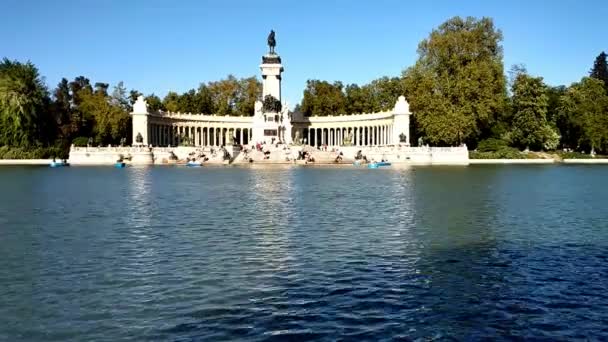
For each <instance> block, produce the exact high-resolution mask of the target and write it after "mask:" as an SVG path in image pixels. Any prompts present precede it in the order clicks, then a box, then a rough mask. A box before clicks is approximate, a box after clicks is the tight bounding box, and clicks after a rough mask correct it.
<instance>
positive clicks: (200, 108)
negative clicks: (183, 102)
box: [195, 83, 215, 115]
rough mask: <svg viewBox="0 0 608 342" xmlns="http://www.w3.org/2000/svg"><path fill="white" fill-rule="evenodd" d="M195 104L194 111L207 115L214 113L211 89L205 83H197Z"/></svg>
mask: <svg viewBox="0 0 608 342" xmlns="http://www.w3.org/2000/svg"><path fill="white" fill-rule="evenodd" d="M195 104H196V108H195V111H196V113H200V114H207V115H208V114H213V113H215V110H214V105H213V97H212V94H211V91H210V90H209V87H207V86H206V85H205V84H202V83H201V85H199V87H198V90H197V91H196V99H195Z"/></svg>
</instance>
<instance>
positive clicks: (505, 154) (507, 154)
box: [469, 147, 526, 159]
mask: <svg viewBox="0 0 608 342" xmlns="http://www.w3.org/2000/svg"><path fill="white" fill-rule="evenodd" d="M469 158H471V159H526V155H525V154H524V153H521V152H520V151H519V150H518V149H516V148H513V147H503V148H501V149H499V150H497V151H494V152H491V151H490V152H480V151H470V152H469Z"/></svg>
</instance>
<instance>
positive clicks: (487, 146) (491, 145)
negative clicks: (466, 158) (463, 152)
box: [477, 138, 508, 152]
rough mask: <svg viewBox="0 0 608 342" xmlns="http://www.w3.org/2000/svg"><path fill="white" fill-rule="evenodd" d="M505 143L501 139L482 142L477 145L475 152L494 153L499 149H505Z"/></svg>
mask: <svg viewBox="0 0 608 342" xmlns="http://www.w3.org/2000/svg"><path fill="white" fill-rule="evenodd" d="M506 147H508V146H507V142H506V141H504V140H502V139H495V138H490V139H486V140H482V141H480V142H479V145H477V151H479V152H495V151H498V150H500V149H503V148H506Z"/></svg>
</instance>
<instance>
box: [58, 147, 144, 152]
mask: <svg viewBox="0 0 608 342" xmlns="http://www.w3.org/2000/svg"><path fill="white" fill-rule="evenodd" d="M70 151H74V152H88V153H100V152H102V153H107V152H119V153H122V152H124V153H129V152H150V147H147V146H134V147H131V146H129V147H126V146H105V147H104V146H100V147H92V146H91V147H77V146H72V147H71V148H70Z"/></svg>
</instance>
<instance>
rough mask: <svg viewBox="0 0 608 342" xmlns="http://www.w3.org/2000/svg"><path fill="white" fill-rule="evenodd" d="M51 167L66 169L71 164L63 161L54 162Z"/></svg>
mask: <svg viewBox="0 0 608 342" xmlns="http://www.w3.org/2000/svg"><path fill="white" fill-rule="evenodd" d="M49 166H50V167H64V166H70V163H68V162H66V161H64V160H62V161H52V162H51V164H50V165H49Z"/></svg>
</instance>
